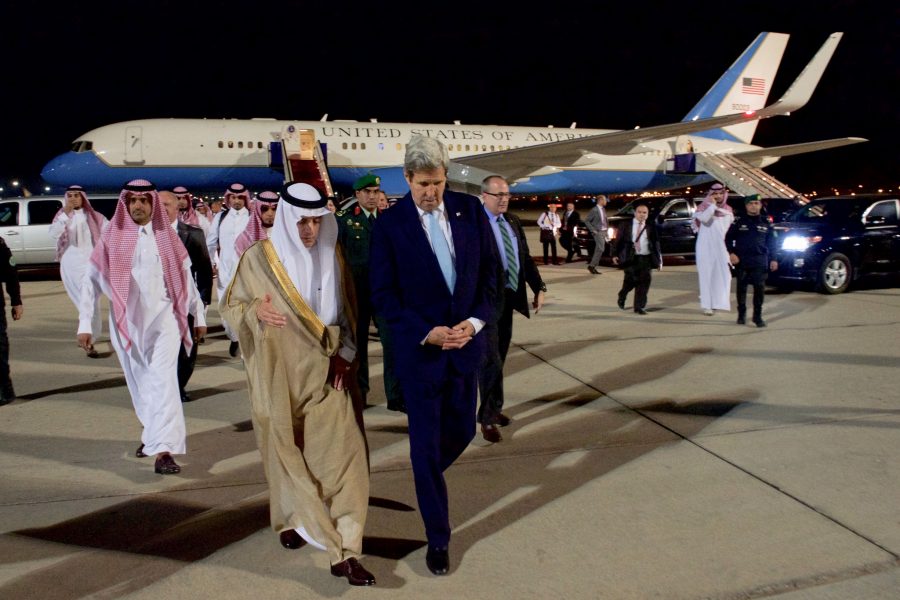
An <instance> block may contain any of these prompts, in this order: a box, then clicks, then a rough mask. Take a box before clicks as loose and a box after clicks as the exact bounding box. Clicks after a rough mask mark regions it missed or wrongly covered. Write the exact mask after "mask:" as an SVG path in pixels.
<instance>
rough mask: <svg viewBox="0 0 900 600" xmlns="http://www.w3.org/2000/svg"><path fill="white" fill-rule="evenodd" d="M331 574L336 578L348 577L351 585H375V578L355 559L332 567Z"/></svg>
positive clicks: (349, 559)
mask: <svg viewBox="0 0 900 600" xmlns="http://www.w3.org/2000/svg"><path fill="white" fill-rule="evenodd" d="M331 574H332V575H334V576H335V577H346V578H347V583H349V584H350V585H375V576H374V575H372V574H371V573H369V572H368V571H366V570H365V569H364V568H363V566H362V565H361V564H359V561H358V560H356V559H355V558H348V559H347V560H344V561H341V562H339V563H338V564H336V565H331Z"/></svg>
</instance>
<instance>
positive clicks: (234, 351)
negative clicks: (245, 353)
mask: <svg viewBox="0 0 900 600" xmlns="http://www.w3.org/2000/svg"><path fill="white" fill-rule="evenodd" d="M239 348H240V345H239V344H238V343H237V342H231V344H229V346H228V354H230V355H231V356H237V355H238V349H239Z"/></svg>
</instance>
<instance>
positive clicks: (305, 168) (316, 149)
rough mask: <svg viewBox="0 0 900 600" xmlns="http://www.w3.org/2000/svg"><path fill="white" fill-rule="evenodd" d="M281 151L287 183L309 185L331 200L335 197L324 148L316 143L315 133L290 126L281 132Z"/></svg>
mask: <svg viewBox="0 0 900 600" xmlns="http://www.w3.org/2000/svg"><path fill="white" fill-rule="evenodd" d="M281 150H282V153H283V157H284V179H285V182H288V181H292V182H302V183H308V184H309V185H311V186H313V187H314V188H316V189H317V190H319V192H321V193H323V194H325V195H326V196H328V197H329V198H330V197H333V196H334V189H333V188H332V186H331V178H330V177H329V176H328V166H327V165H326V164H325V157H324V155H323V154H322V147H321V146H320V145H319V143H318V142H316V132H315V131H313V130H312V129H297V128H296V127H294V126H293V125H288V126H287V127H285V128H284V129H283V130H282V132H281Z"/></svg>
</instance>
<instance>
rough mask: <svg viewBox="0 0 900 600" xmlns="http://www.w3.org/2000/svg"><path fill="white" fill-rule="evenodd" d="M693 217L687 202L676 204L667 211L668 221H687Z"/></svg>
mask: <svg viewBox="0 0 900 600" xmlns="http://www.w3.org/2000/svg"><path fill="white" fill-rule="evenodd" d="M690 216H691V209H690V207H688V203H687V202H675V203H674V204H672V206H670V207H669V210H667V211H666V218H668V219H687V218H689V217H690Z"/></svg>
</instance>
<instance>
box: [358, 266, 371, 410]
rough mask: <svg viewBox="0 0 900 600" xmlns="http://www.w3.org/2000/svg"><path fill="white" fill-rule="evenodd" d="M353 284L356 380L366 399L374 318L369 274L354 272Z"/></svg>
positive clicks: (363, 398) (363, 397)
mask: <svg viewBox="0 0 900 600" xmlns="http://www.w3.org/2000/svg"><path fill="white" fill-rule="evenodd" d="M353 286H354V288H355V289H356V319H357V321H356V358H357V359H358V360H359V368H358V369H357V371H356V382H357V385H358V386H359V391H360V393H361V394H362V400H363V401H364V400H365V399H366V395H367V394H368V393H369V322H370V321H371V320H372V301H371V300H370V298H371V293H370V291H369V280H368V274H367V276H366V277H361V276H357V275H356V274H355V273H354V276H353Z"/></svg>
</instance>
